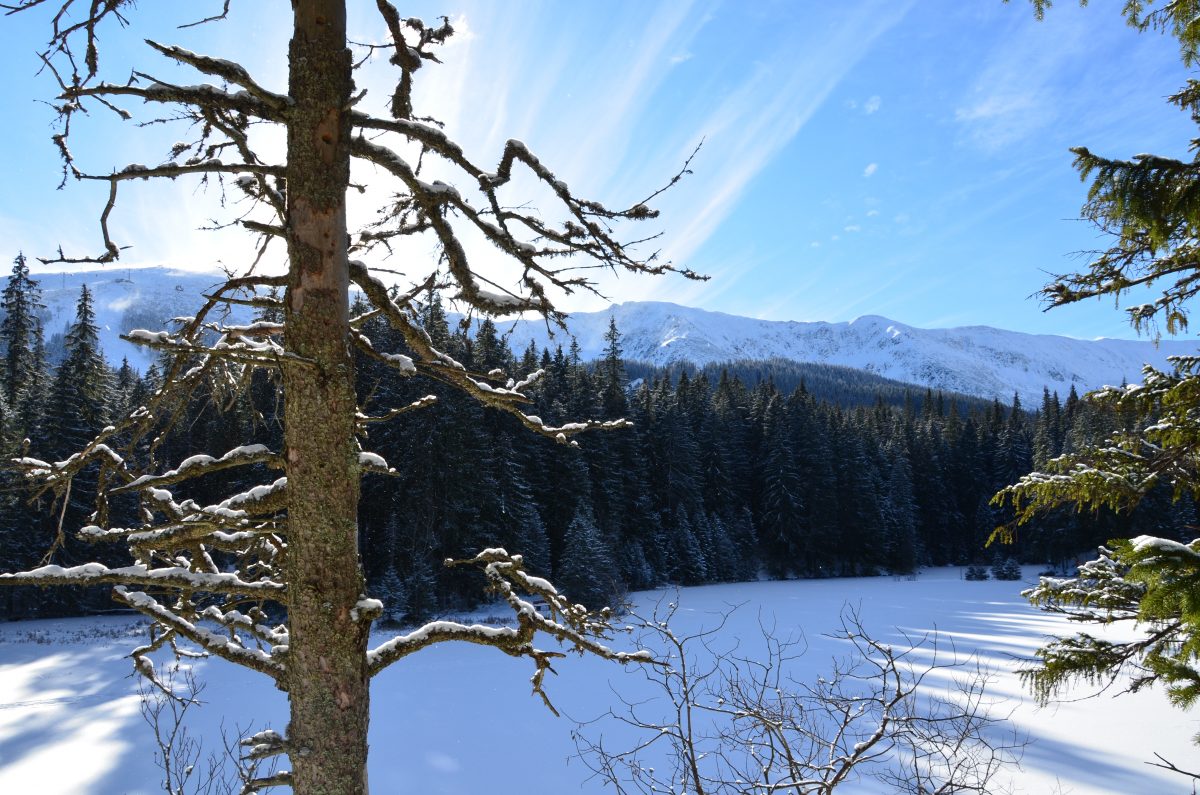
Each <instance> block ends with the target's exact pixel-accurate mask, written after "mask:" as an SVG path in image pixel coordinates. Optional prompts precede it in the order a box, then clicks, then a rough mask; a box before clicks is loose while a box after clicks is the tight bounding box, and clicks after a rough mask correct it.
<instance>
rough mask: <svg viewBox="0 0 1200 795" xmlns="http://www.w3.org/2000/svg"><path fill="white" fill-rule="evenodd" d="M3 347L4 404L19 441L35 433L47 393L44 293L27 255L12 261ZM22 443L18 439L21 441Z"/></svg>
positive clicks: (0, 333) (1, 301) (1, 303)
mask: <svg viewBox="0 0 1200 795" xmlns="http://www.w3.org/2000/svg"><path fill="white" fill-rule="evenodd" d="M0 309H3V310H4V319H3V320H2V321H0V344H2V345H3V346H4V394H3V397H4V402H5V405H7V406H8V407H9V408H10V409H11V410H12V411H13V413H14V425H15V428H14V430H15V431H16V432H17V434H19V436H20V437H24V436H28V435H31V434H33V433H35V432H36V427H35V415H36V414H38V413H40V412H39V408H40V405H39V404H40V403H41V401H42V399H43V397H44V390H45V377H44V369H45V349H44V343H43V339H42V321H41V319H40V318H39V317H38V310H41V309H45V305H44V304H42V300H41V289H40V288H39V287H38V283H37V281H35V280H34V279H33V278H31V277H30V275H29V265H28V263H27V262H26V260H25V255H24V254H18V255H17V257H16V259H15V260H14V261H13V268H12V274H11V275H10V276H9V277H8V284H7V285H6V286H5V288H4V292H3V294H2V295H0ZM18 440H19V438H18Z"/></svg>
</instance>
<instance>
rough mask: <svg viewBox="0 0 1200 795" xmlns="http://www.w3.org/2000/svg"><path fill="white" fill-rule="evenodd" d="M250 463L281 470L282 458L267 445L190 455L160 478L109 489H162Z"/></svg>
mask: <svg viewBox="0 0 1200 795" xmlns="http://www.w3.org/2000/svg"><path fill="white" fill-rule="evenodd" d="M249 464H266V465H267V466H269V467H270V468H272V469H283V459H282V458H280V456H279V455H278V454H276V453H272V452H271V451H270V450H268V449H267V447H266V445H262V444H251V445H243V446H241V447H235V448H233V449H232V450H230V451H229V452H227V453H225V454H224V455H222V456H221V457H220V458H214V457H213V456H211V455H203V454H201V455H193V456H190V457H188V458H185V459H184V460H183V461H181V462H180V464H179V466H177V467H175V468H174V469H172V470H169V471H167V472H163V473H162V474H161V475H142V476H141V477H138V478H135V479H134V480H131V481H130V482H129V483H126V484H125V485H124V486H119V487H117V488H115V489H113V490H112V492H113V493H114V494H116V493H120V492H122V491H129V490H132V489H137V488H150V487H153V488H161V487H163V486H169V485H171V484H173V483H179V482H182V481H184V480H189V479H191V478H194V477H198V476H200V475H207V474H209V473H211V472H219V471H221V470H223V469H231V468H233V467H239V466H247V465H249Z"/></svg>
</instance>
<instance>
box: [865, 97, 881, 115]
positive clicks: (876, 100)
mask: <svg viewBox="0 0 1200 795" xmlns="http://www.w3.org/2000/svg"><path fill="white" fill-rule="evenodd" d="M882 105H883V100H882V99H881V98H880V97H879V95H878V94H876V95H874V96H873V97H871V98H870V99H868V100H867V101H866V102H864V103H863V113H865V114H867V115H868V116H870V115H871V114H872V113H874V112H875V111H877V110H879V108H880V107H881V106H882Z"/></svg>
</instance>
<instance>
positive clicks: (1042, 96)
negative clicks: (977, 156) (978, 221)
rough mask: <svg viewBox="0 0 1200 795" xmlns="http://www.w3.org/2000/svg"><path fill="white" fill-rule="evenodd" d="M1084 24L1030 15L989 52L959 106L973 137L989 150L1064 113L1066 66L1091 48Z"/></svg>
mask: <svg viewBox="0 0 1200 795" xmlns="http://www.w3.org/2000/svg"><path fill="white" fill-rule="evenodd" d="M1084 32H1085V29H1084V27H1083V26H1081V25H1072V26H1067V25H1056V26H1054V27H1053V28H1052V27H1050V26H1048V25H1042V24H1038V23H1036V22H1034V21H1033V20H1032V19H1030V20H1026V21H1025V22H1024V23H1023V24H1022V26H1021V28H1020V29H1019V30H1018V31H1016V32H1015V34H1014V35H1012V36H1008V37H1005V40H1004V41H1003V43H1002V44H999V45H997V46H996V47H995V49H993V51H992V52H991V53H989V54H988V55H987V56H986V57H985V59H984V61H983V68H982V70H980V72H979V74H978V76H977V77H976V78H975V80H974V82H973V84H972V86H971V89H970V91H969V93H968V95H967V96H966V97H964V98H963V99H962V100H961V101H960V102H959V103H958V107H957V108H956V109H955V111H954V119H955V121H956V122H958V123H959V124H960V125H962V128H963V131H964V133H965V135H966V137H967V139H968V140H970V141H971V142H972V143H973V144H975V145H976V146H978V147H980V148H982V149H984V150H986V151H997V150H1000V149H1003V148H1005V147H1007V146H1010V145H1012V144H1015V143H1017V142H1019V141H1022V140H1024V139H1026V138H1028V137H1030V136H1032V135H1033V134H1034V133H1036V132H1038V131H1039V130H1042V129H1044V128H1045V127H1047V126H1048V125H1050V124H1051V123H1052V122H1054V120H1055V119H1057V118H1059V117H1060V115H1061V113H1062V111H1063V107H1064V99H1065V98H1064V97H1063V96H1062V93H1063V91H1064V90H1065V89H1064V88H1063V87H1062V86H1061V84H1060V76H1061V71H1062V67H1063V65H1064V64H1065V63H1067V62H1068V61H1070V60H1071V59H1072V58H1074V57H1075V56H1077V55H1078V54H1080V53H1081V52H1083V51H1085V50H1086V47H1087V38H1086V36H1085V35H1084Z"/></svg>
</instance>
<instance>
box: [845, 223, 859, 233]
mask: <svg viewBox="0 0 1200 795" xmlns="http://www.w3.org/2000/svg"><path fill="white" fill-rule="evenodd" d="M842 231H843V232H861V231H862V227H861V226H859V225H858V224H847V225H846V226H844V227H842Z"/></svg>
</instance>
